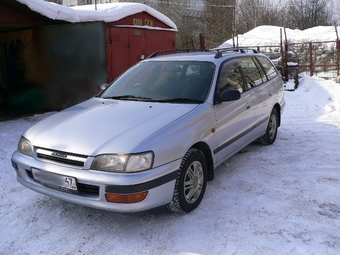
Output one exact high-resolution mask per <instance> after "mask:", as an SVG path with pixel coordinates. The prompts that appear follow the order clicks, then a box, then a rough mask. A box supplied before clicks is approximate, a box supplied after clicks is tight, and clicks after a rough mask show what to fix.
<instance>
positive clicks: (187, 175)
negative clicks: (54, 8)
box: [168, 148, 207, 213]
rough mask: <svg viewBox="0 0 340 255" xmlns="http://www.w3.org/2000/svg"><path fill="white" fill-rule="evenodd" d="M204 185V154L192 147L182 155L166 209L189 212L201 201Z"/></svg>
mask: <svg viewBox="0 0 340 255" xmlns="http://www.w3.org/2000/svg"><path fill="white" fill-rule="evenodd" d="M206 185H207V163H206V159H205V156H204V154H203V153H202V152H201V151H200V150H198V149H194V148H192V149H190V150H189V151H188V152H187V153H186V154H185V155H184V157H183V160H182V163H181V167H180V169H179V174H178V177H177V179H176V184H175V190H174V195H173V199H172V202H171V203H170V205H168V209H169V210H170V211H173V212H185V213H188V212H191V211H192V210H194V209H195V208H196V207H197V206H198V205H199V204H200V203H201V201H202V198H203V196H204V193H205V188H206Z"/></svg>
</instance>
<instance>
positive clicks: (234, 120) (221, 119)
mask: <svg viewBox="0 0 340 255" xmlns="http://www.w3.org/2000/svg"><path fill="white" fill-rule="evenodd" d="M240 66H241V64H240V62H239V61H238V60H237V59H234V60H230V61H227V62H225V63H224V64H223V65H222V66H221V68H220V71H219V77H218V78H217V84H216V91H215V93H216V94H215V97H216V98H217V99H215V103H214V113H215V118H216V123H217V128H216V135H217V140H218V147H217V148H216V149H215V150H214V155H215V159H216V162H217V164H218V163H219V162H222V161H224V160H225V159H226V158H228V157H230V156H232V155H233V154H235V153H236V152H237V151H239V150H240V149H241V148H242V147H244V146H245V145H247V144H248V143H249V142H251V141H252V136H253V134H252V129H253V121H254V115H253V111H252V98H251V95H250V93H249V92H247V91H246V89H245V83H244V78H243V76H242V73H241V69H240ZM226 89H238V90H239V91H240V92H241V98H240V99H238V100H235V101H230V102H219V101H218V98H219V96H218V95H219V94H220V93H221V92H223V91H224V90H226Z"/></svg>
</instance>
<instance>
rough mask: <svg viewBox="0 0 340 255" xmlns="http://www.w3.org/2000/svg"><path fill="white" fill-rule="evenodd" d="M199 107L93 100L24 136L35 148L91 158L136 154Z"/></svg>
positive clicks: (77, 106) (37, 126)
mask: <svg viewBox="0 0 340 255" xmlns="http://www.w3.org/2000/svg"><path fill="white" fill-rule="evenodd" d="M196 107H197V105H195V104H169V103H150V102H137V101H122V100H107V99H99V98H92V99H90V100H88V101H86V102H84V103H81V104H78V105H76V106H73V107H71V108H68V109H66V110H63V111H61V112H59V113H56V114H54V115H52V116H51V117H48V118H46V119H45V120H43V121H41V122H39V123H37V124H36V125H35V126H33V127H32V128H31V129H29V130H28V131H27V132H26V133H25V135H24V136H25V137H26V138H27V139H28V140H30V141H31V143H32V144H33V145H34V146H36V147H42V148H48V149H53V150H60V151H66V152H70V153H77V154H82V155H88V156H95V155H98V154H105V153H130V152H137V151H134V149H135V148H136V147H137V146H138V144H140V143H141V142H142V141H143V140H144V139H146V138H147V137H149V136H151V135H152V134H154V133H155V132H157V131H158V130H160V129H161V128H163V127H164V126H166V125H167V124H169V123H171V122H173V121H174V120H176V119H177V118H180V117H181V116H183V115H185V114H187V113H188V112H190V111H192V110H193V109H194V108H196Z"/></svg>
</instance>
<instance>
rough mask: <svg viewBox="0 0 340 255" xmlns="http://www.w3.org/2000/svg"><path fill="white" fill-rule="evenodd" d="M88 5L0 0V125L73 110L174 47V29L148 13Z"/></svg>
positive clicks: (133, 7) (142, 8)
mask: <svg viewBox="0 0 340 255" xmlns="http://www.w3.org/2000/svg"><path fill="white" fill-rule="evenodd" d="M96 7H97V10H95V6H94V5H91V6H78V7H74V8H69V7H66V6H61V5H57V4H53V3H49V2H44V1H42V0H0V120H1V118H4V116H5V115H18V114H23V113H30V112H37V111H46V110H60V109H63V108H65V107H68V106H71V105H73V104H76V103H78V102H80V101H83V100H85V99H88V98H90V97H92V96H93V95H95V94H96V93H98V92H99V86H100V85H101V84H103V83H108V82H111V81H112V80H113V79H115V78H116V77H117V76H119V75H120V74H121V73H122V72H124V71H125V70H126V69H127V68H129V67H130V66H132V65H134V64H136V63H137V62H138V61H140V60H142V59H144V58H146V57H147V56H148V55H150V54H152V53H153V52H155V51H158V50H163V49H173V48H175V44H176V32H177V27H176V25H175V24H174V23H173V22H172V21H171V20H170V19H169V18H167V17H166V16H164V15H163V14H161V13H159V12H158V11H156V10H155V9H153V8H151V7H149V6H147V5H144V4H138V3H112V4H103V5H96Z"/></svg>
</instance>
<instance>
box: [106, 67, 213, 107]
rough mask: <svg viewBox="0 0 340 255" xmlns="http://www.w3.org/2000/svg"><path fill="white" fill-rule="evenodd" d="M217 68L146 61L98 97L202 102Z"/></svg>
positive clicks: (129, 71)
mask: <svg viewBox="0 0 340 255" xmlns="http://www.w3.org/2000/svg"><path fill="white" fill-rule="evenodd" d="M214 71H215V65H214V64H213V63H210V62H195V61H146V62H141V63H138V64H137V65H135V66H134V67H132V68H131V69H129V70H128V71H127V72H125V73H124V74H123V75H122V76H120V77H119V78H118V79H117V80H115V81H114V82H113V83H112V84H111V85H110V86H109V88H107V89H106V90H105V91H104V92H103V93H102V94H100V95H99V96H100V97H102V98H114V99H121V100H138V101H142V100H143V101H157V102H173V103H202V102H204V100H205V99H206V97H207V95H208V92H209V89H210V86H211V83H212V78H213V74H214Z"/></svg>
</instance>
